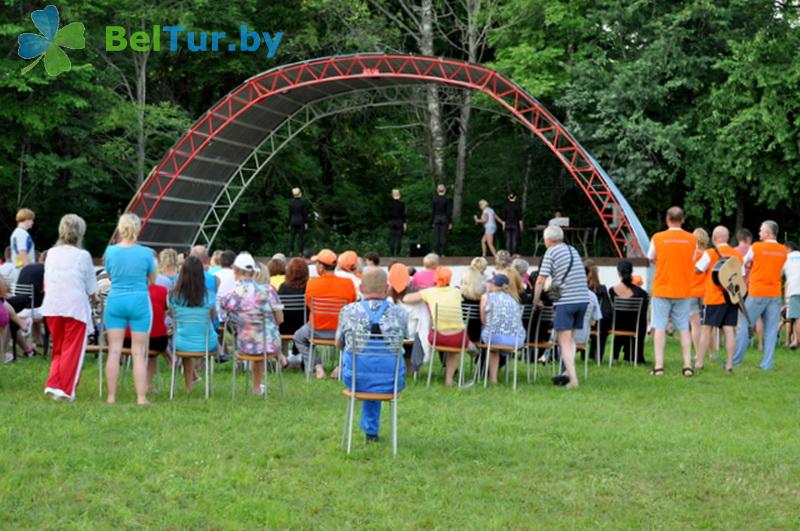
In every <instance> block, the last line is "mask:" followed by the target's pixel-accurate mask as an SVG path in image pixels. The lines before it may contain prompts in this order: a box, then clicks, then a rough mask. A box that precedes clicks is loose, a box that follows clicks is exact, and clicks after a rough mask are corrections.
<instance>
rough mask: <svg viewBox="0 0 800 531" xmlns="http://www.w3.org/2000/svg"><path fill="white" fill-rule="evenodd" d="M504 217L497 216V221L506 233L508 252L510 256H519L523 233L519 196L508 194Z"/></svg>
mask: <svg viewBox="0 0 800 531" xmlns="http://www.w3.org/2000/svg"><path fill="white" fill-rule="evenodd" d="M502 213H503V216H502V217H500V216H497V215H495V217H496V218H497V221H499V222H500V223H502V225H503V229H504V230H505V233H506V250H507V251H508V252H509V253H510V254H517V244H518V243H519V235H520V233H521V232H522V206H520V204H519V203H517V194H515V193H513V192H512V193H510V194H508V201H506V204H505V205H503V211H502Z"/></svg>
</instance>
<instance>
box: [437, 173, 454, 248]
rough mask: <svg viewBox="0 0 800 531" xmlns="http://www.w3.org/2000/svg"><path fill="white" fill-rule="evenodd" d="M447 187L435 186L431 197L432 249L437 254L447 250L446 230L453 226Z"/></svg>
mask: <svg viewBox="0 0 800 531" xmlns="http://www.w3.org/2000/svg"><path fill="white" fill-rule="evenodd" d="M445 194H447V188H445V186H444V185H443V184H440V185H439V186H437V187H436V197H434V198H433V249H434V251H435V252H436V254H438V255H439V256H444V254H445V251H446V250H447V231H448V230H450V229H452V228H453V220H452V215H453V214H452V210H451V207H450V201H449V200H448V199H447V196H446V195H445Z"/></svg>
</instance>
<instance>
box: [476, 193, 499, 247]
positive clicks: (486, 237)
mask: <svg viewBox="0 0 800 531" xmlns="http://www.w3.org/2000/svg"><path fill="white" fill-rule="evenodd" d="M478 207H479V208H480V209H481V217H478V216H473V218H474V219H475V223H480V224H481V225H483V236H482V237H481V256H483V257H486V247H487V246H488V247H489V251H490V252H491V253H492V256H493V257H495V256H497V251H496V250H495V248H494V233H495V232H497V222H496V221H495V218H496V216H495V213H494V210H492V208H491V207H490V206H489V203H488V202H487V201H486V200H485V199H481V200H480V201H478Z"/></svg>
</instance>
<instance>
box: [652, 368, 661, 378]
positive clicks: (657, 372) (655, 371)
mask: <svg viewBox="0 0 800 531" xmlns="http://www.w3.org/2000/svg"><path fill="white" fill-rule="evenodd" d="M650 376H664V367H656V368H654V369H653V370H652V371H650Z"/></svg>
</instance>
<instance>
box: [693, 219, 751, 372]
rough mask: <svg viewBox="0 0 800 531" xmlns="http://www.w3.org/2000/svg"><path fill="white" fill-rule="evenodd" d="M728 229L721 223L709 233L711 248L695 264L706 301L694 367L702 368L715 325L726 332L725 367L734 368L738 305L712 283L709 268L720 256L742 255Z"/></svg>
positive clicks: (712, 266)
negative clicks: (703, 283)
mask: <svg viewBox="0 0 800 531" xmlns="http://www.w3.org/2000/svg"><path fill="white" fill-rule="evenodd" d="M728 240H730V232H728V229H727V228H725V227H723V226H722V225H719V226H717V227H716V228H715V229H714V232H713V233H712V234H711V248H710V249H707V250H706V252H705V253H703V256H701V257H700V259H699V260H698V261H697V263H696V264H695V274H697V275H705V295H704V296H703V304H704V305H705V307H706V309H705V315H704V316H703V329H702V331H701V335H700V345H699V348H698V349H697V359H696V360H695V362H694V368H695V370H698V369H699V370H702V369H703V363H704V361H705V355H706V351H707V350H708V346H709V345H710V344H711V332H712V331H713V329H714V328H719V329H721V330H722V333H723V335H724V336H725V351H726V353H727V355H728V356H727V358H726V361H725V371H726V372H728V373H730V372H732V371H733V354H734V353H735V352H736V324H737V321H738V319H739V308H738V306H736V305H735V304H728V303H727V302H726V301H725V292H724V290H723V289H722V288H721V287H719V286H717V285H716V284H714V279H713V278H712V271H714V267H715V266H716V265H717V262H719V261H720V260H721V259H722V258H726V257H732V256H735V257H737V258H739V260H741V259H742V256H741V255H740V254H739V253H738V252H737V251H736V249H734V248H733V247H731V246H730V245H728Z"/></svg>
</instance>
